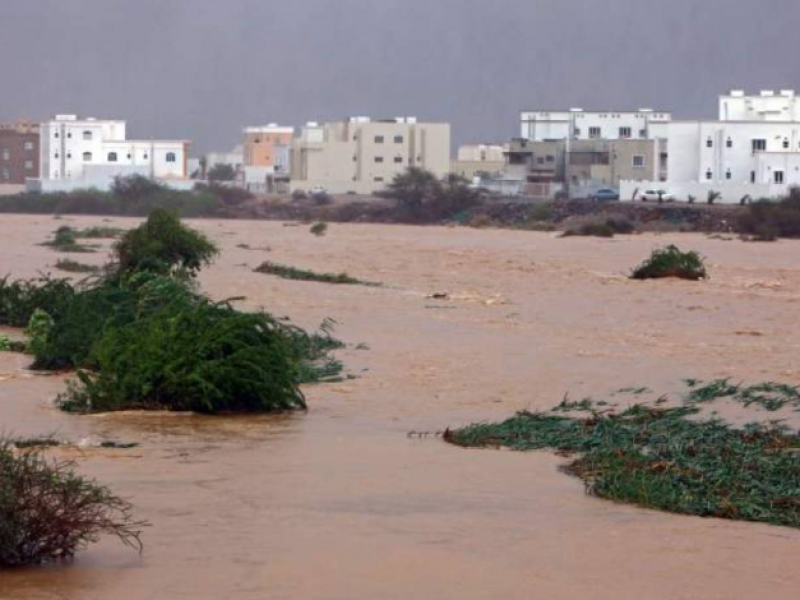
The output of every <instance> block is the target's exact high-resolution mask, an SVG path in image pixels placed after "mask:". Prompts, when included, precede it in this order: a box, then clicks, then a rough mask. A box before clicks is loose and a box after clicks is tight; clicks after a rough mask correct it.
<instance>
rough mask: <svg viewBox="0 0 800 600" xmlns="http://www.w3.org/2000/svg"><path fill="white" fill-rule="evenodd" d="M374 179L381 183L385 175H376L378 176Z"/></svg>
mask: <svg viewBox="0 0 800 600" xmlns="http://www.w3.org/2000/svg"><path fill="white" fill-rule="evenodd" d="M374 181H375V182H376V183H381V182H382V181H383V177H376V178H375V179H374Z"/></svg>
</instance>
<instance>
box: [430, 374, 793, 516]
mask: <svg viewBox="0 0 800 600" xmlns="http://www.w3.org/2000/svg"><path fill="white" fill-rule="evenodd" d="M693 385H694V386H695V387H694V388H693V390H692V392H691V394H689V395H688V396H686V397H684V398H683V401H682V402H680V403H679V404H678V405H677V406H670V405H668V404H667V400H666V397H662V398H661V399H659V400H656V402H655V403H654V404H649V405H648V404H645V403H636V404H633V405H632V406H630V407H628V408H624V409H621V410H620V409H619V407H616V406H614V405H613V403H611V402H607V401H594V400H591V399H586V400H583V401H581V402H572V403H569V402H565V403H562V405H560V406H558V407H556V409H555V410H553V411H551V412H548V413H531V412H522V413H519V414H518V415H516V416H515V417H513V418H511V419H509V420H508V421H505V422H503V423H498V424H479V425H472V426H469V427H466V428H464V429H459V430H455V431H448V432H447V433H446V434H445V437H446V439H447V441H449V442H451V443H453V444H457V445H459V446H463V447H472V448H484V447H495V448H496V447H506V448H511V449H513V450H520V451H527V450H543V449H549V450H553V451H557V452H558V453H559V454H561V455H565V456H570V457H572V458H573V460H572V462H570V463H569V464H568V465H567V466H566V467H565V469H564V470H565V471H566V472H567V473H570V474H572V475H575V476H577V477H580V478H581V479H583V481H584V482H585V484H586V490H587V492H588V493H590V494H593V495H596V496H598V497H600V498H606V499H609V500H616V501H621V502H626V503H629V504H634V505H637V506H642V507H645V508H653V509H658V510H664V511H669V512H674V513H680V514H687V515H696V516H701V517H720V518H727V519H737V520H744V521H759V522H764V523H772V524H776V525H787V526H791V527H800V461H798V460H797V453H798V451H800V435H799V434H798V433H796V432H793V431H790V430H789V429H788V428H786V427H785V426H782V425H781V424H780V423H778V422H769V423H766V424H763V423H752V424H749V425H747V426H744V427H733V426H731V425H729V424H727V423H725V422H723V421H721V420H719V419H717V418H708V417H704V416H703V415H702V414H701V411H702V408H701V406H700V405H698V401H699V398H700V397H702V402H703V403H704V405H705V404H708V403H710V402H715V401H718V400H722V399H730V398H733V397H737V396H739V397H740V400H739V401H740V402H741V397H742V394H744V396H747V397H752V396H757V397H762V398H763V397H764V395H765V394H766V395H767V397H768V398H769V399H770V401H772V402H775V401H780V402H783V403H784V405H785V404H792V405H793V406H797V405H798V394H797V390H796V389H795V388H793V387H791V386H785V385H781V384H775V383H772V382H767V383H763V384H758V385H755V386H750V387H742V386H730V385H729V384H728V382H724V385H722V384H721V382H712V384H705V385H703V384H700V383H699V382H693ZM701 390H702V391H701ZM773 410H774V408H773ZM564 413H568V414H564ZM581 413H582V414H581Z"/></svg>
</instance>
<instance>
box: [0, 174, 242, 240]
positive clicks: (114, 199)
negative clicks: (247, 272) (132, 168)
mask: <svg viewBox="0 0 800 600" xmlns="http://www.w3.org/2000/svg"><path fill="white" fill-rule="evenodd" d="M252 198H253V196H252V194H251V193H250V192H248V191H246V190H243V189H241V188H237V187H234V186H229V185H224V184H220V183H214V182H212V183H210V184H197V185H196V186H195V189H193V190H190V191H181V190H174V189H171V188H169V187H167V186H164V185H161V184H159V183H156V182H155V181H153V180H151V179H148V178H147V177H142V176H141V175H133V176H130V177H118V178H117V179H116V180H115V181H114V184H113V185H112V186H111V189H110V190H109V191H107V192H104V191H100V190H97V189H86V190H76V191H73V192H44V193H41V192H24V193H21V194H16V195H10V196H3V197H0V213H34V214H85V215H116V216H146V215H148V214H149V213H150V212H151V211H153V210H155V209H157V208H166V209H170V210H174V211H176V212H177V213H178V214H180V215H181V216H184V217H207V216H218V215H220V214H221V212H222V211H223V209H225V208H226V207H231V206H237V205H239V204H242V203H244V202H246V201H247V200H250V199H252ZM100 237H103V236H100Z"/></svg>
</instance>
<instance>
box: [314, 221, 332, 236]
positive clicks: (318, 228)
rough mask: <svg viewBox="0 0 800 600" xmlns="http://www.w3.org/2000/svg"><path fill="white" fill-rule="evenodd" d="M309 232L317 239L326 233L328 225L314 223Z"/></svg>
mask: <svg viewBox="0 0 800 600" xmlns="http://www.w3.org/2000/svg"><path fill="white" fill-rule="evenodd" d="M309 231H310V232H311V233H313V234H314V235H315V236H317V237H323V236H324V235H325V234H326V233H327V232H328V224H327V223H321V222H320V223H314V224H313V225H312V226H311V229H310V230H309Z"/></svg>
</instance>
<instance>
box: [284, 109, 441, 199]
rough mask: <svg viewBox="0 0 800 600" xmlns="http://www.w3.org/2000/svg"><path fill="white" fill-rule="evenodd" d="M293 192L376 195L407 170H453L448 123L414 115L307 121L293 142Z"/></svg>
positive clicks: (437, 172)
mask: <svg viewBox="0 0 800 600" xmlns="http://www.w3.org/2000/svg"><path fill="white" fill-rule="evenodd" d="M291 162H292V167H291V173H292V179H291V187H292V190H304V191H308V190H311V189H313V188H315V187H322V188H325V189H326V190H327V191H328V192H330V193H332V194H342V193H348V192H353V193H357V194H372V193H375V192H377V191H380V190H383V189H385V188H386V186H387V185H388V184H389V183H390V182H391V181H392V180H393V179H394V177H395V176H396V175H398V174H400V173H403V172H404V171H405V170H406V169H408V168H409V167H420V168H422V169H426V170H428V171H430V172H432V173H434V174H435V175H436V176H438V177H444V176H445V175H447V174H448V173H449V172H450V125H449V124H446V123H420V122H418V121H417V119H415V118H413V117H399V118H396V119H386V120H380V121H373V120H371V119H369V118H367V117H355V118H351V119H348V120H346V121H342V122H336V123H325V124H319V123H309V124H308V125H307V126H306V127H305V128H303V130H302V132H301V134H300V137H298V138H296V139H295V140H294V142H293V144H292V161H291Z"/></svg>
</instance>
